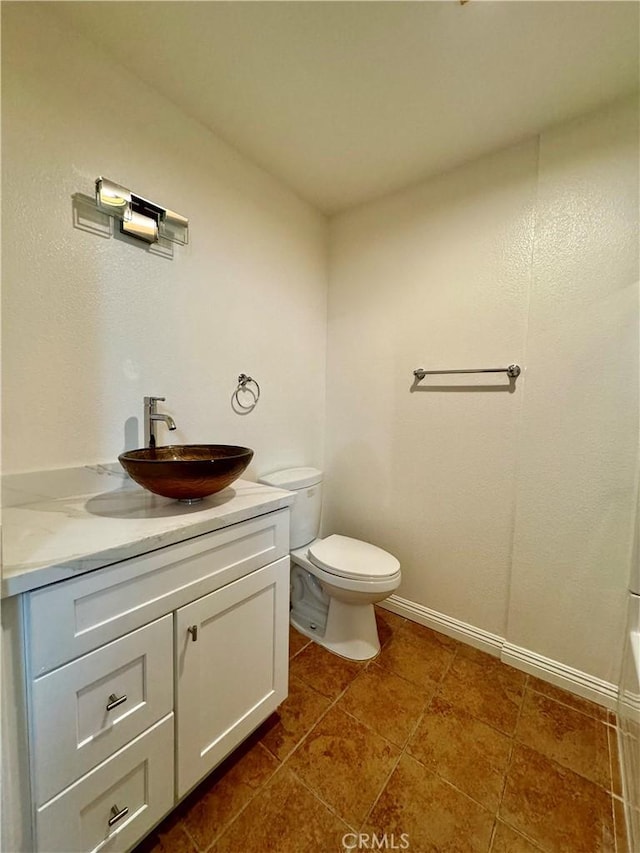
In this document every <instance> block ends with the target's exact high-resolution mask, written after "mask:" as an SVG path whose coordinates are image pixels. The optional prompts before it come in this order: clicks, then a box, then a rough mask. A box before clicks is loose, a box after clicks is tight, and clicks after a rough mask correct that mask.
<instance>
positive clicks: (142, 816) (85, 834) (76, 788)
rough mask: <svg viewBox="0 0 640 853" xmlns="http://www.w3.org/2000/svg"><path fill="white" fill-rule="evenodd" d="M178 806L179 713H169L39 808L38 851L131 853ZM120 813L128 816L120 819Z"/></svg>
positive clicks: (45, 852)
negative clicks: (175, 775) (176, 725)
mask: <svg viewBox="0 0 640 853" xmlns="http://www.w3.org/2000/svg"><path fill="white" fill-rule="evenodd" d="M173 805H174V796H173V714H169V716H167V717H165V718H164V719H163V720H161V721H160V722H158V723H156V724H155V726H153V728H151V729H149V730H148V731H146V732H145V733H144V734H143V735H140V737H138V738H136V740H134V741H133V742H132V743H130V744H128V745H127V746H126V747H124V749H121V750H120V751H119V752H117V753H116V754H115V755H113V756H112V757H111V758H109V759H108V760H107V761H105V762H104V763H103V764H101V765H100V766H99V767H96V768H95V770H92V771H91V773H88V774H87V775H86V776H83V777H82V778H81V779H78V781H77V782H76V783H75V784H73V785H72V786H71V787H70V788H67V789H66V790H65V791H63V792H62V793H61V794H59V795H58V796H57V797H55V798H54V799H53V800H50V801H49V802H48V803H46V805H44V806H41V807H40V808H39V809H37V811H36V838H37V846H36V849H37V851H39V853H89V851H97V850H101V849H103V848H104V849H105V850H108V851H109V853H119V851H126V850H129V849H131V847H133V845H134V844H135V843H136V842H137V841H139V839H140V838H142V837H143V836H144V835H145V834H146V833H147V832H148V831H149V830H150V829H151V828H152V827H153V826H154V825H155V824H156V823H157V822H158V821H159V820H160V819H161V818H162V817H163V816H164V815H165V814H166V813H167V812H168V811H169V810H170V809H172V808H173ZM125 809H127V812H126V813H124V810H125ZM118 813H120V814H121V815H122V816H121V817H120V818H119V819H115V818H116V815H117V814H118ZM109 821H111V826H110V825H109Z"/></svg>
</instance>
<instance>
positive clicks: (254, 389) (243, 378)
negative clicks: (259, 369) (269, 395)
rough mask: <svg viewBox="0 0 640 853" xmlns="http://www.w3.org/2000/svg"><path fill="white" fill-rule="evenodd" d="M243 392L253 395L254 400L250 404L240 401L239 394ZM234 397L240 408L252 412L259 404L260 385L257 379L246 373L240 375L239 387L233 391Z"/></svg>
mask: <svg viewBox="0 0 640 853" xmlns="http://www.w3.org/2000/svg"><path fill="white" fill-rule="evenodd" d="M241 392H244V393H247V394H250V395H251V396H252V397H253V402H251V403H249V405H248V406H247V405H245V404H244V403H241V402H240V396H239V395H240V393H241ZM233 399H234V400H235V403H236V406H238V408H239V409H243V411H245V412H251V411H253V409H255V407H256V406H257V405H258V400H259V399H260V386H259V385H258V383H257V382H256V380H255V379H252V378H251V376H247V374H246V373H241V374H240V376H238V387H237V388H236V390H235V391H234V392H233Z"/></svg>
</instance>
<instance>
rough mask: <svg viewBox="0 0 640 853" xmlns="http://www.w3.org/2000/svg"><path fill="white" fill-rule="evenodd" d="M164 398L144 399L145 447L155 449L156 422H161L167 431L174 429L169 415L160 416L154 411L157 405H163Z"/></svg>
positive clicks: (173, 422) (174, 425)
mask: <svg viewBox="0 0 640 853" xmlns="http://www.w3.org/2000/svg"><path fill="white" fill-rule="evenodd" d="M165 399H166V398H165V397H145V398H144V440H145V444H146V446H147V447H155V446H156V444H157V441H156V429H157V427H156V424H157V423H158V421H163V422H164V423H165V424H166V425H167V427H168V429H170V430H174V429H175V428H176V424H175V421H174V420H173V418H172V417H171V415H161V414H160V413H159V412H158V411H156V404H157V403H164V401H165Z"/></svg>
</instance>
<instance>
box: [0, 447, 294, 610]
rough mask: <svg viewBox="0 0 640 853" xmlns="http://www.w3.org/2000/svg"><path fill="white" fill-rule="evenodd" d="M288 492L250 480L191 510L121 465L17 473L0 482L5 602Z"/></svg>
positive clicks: (267, 505) (276, 501) (240, 517)
mask: <svg viewBox="0 0 640 853" xmlns="http://www.w3.org/2000/svg"><path fill="white" fill-rule="evenodd" d="M293 500H294V495H293V494H292V493H291V492H287V491H284V490H283V489H274V488H272V487H271V486H263V485H261V484H260V483H252V482H250V481H248V480H236V482H235V483H233V484H232V485H231V486H229V487H228V488H226V489H224V490H223V491H221V492H218V493H217V494H215V495H211V496H210V497H208V498H205V499H204V500H203V501H201V502H200V503H196V504H191V505H187V504H181V503H178V502H177V501H173V500H170V499H168V498H162V497H159V496H158V495H153V494H151V492H147V491H146V490H145V489H142V488H141V487H140V486H138V485H137V484H136V483H134V482H133V481H132V480H130V479H129V477H128V476H127V475H126V474H125V472H124V471H123V470H122V468H120V466H119V465H118V464H114V465H96V466H87V467H84V468H70V469H64V470H61V471H41V472H34V473H29V474H14V475H9V476H6V477H4V478H3V483H2V507H3V508H2V597H3V598H6V597H8V596H12V595H17V594H19V593H23V592H28V591H29V590H33V589H37V588H38V587H41V586H45V585H46V584H50V583H55V582H56V581H61V580H66V579H67V578H70V577H75V576H76V575H78V574H82V573H83V572H89V571H92V570H93V569H97V568H100V567H102V566H107V565H109V564H110V563H115V562H118V561H119V560H125V559H127V558H129V557H136V556H138V555H140V554H145V553H147V552H148V551H153V550H155V549H156V548H162V547H164V546H165V545H173V544H174V543H176V542H182V541H184V540H185V539H190V538H192V537H193V536H199V535H200V534H202V533H209V532H211V531H212V530H218V529H219V528H221V527H227V526H228V525H230V524H235V523H237V522H239V521H245V520H246V519H248V518H252V517H254V516H257V515H264V514H265V513H268V512H274V511H275V510H278V509H282V508H283V507H287V506H289V505H290V504H291V503H292V502H293Z"/></svg>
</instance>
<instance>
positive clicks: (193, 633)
mask: <svg viewBox="0 0 640 853" xmlns="http://www.w3.org/2000/svg"><path fill="white" fill-rule="evenodd" d="M187 631H188V632H189V633H190V634H191V639H192V640H193V642H194V643H195V642H196V640H197V639H198V626H197V625H192V626H191V627H190V628H187Z"/></svg>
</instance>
